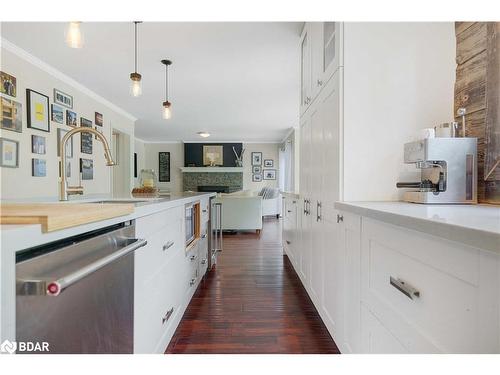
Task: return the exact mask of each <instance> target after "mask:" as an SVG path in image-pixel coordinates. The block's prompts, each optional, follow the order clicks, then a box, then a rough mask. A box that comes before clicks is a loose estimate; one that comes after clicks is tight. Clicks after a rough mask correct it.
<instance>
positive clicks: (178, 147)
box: [139, 142, 184, 192]
mask: <svg viewBox="0 0 500 375" xmlns="http://www.w3.org/2000/svg"><path fill="white" fill-rule="evenodd" d="M144 146H145V163H144V167H145V168H146V169H153V170H154V171H155V173H156V175H157V176H158V163H159V159H158V153H159V152H170V182H159V187H160V189H161V190H168V191H172V192H180V191H182V173H181V170H180V168H181V167H183V166H184V144H182V143H180V142H175V143H146V144H145V145H144ZM139 172H140V170H139ZM139 177H140V175H139Z"/></svg>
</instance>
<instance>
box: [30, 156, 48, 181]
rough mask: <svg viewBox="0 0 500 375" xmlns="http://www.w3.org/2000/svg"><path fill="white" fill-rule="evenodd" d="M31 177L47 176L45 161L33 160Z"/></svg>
mask: <svg viewBox="0 0 500 375" xmlns="http://www.w3.org/2000/svg"><path fill="white" fill-rule="evenodd" d="M31 166H32V168H31V175H32V176H33V177H45V176H47V162H46V161H45V160H44V159H31Z"/></svg>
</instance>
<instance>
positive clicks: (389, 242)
mask: <svg viewBox="0 0 500 375" xmlns="http://www.w3.org/2000/svg"><path fill="white" fill-rule="evenodd" d="M361 238H362V256H361V291H362V293H361V299H362V302H363V304H364V305H365V306H366V307H367V308H368V309H369V310H370V312H371V313H372V314H373V315H374V316H375V317H376V318H377V319H378V320H379V321H380V323H381V324H382V325H383V326H385V327H386V329H387V330H388V331H389V332H390V333H391V334H392V335H393V336H394V337H395V338H396V339H397V340H398V341H399V342H401V344H402V346H403V347H404V348H405V349H406V350H407V351H408V352H410V353H498V352H500V346H499V345H500V344H499V330H498V324H499V309H498V289H499V287H500V286H499V282H498V281H499V279H498V277H499V276H498V257H497V256H495V255H494V254H491V253H488V252H486V251H483V250H480V249H475V248H470V247H467V246H464V245H462V244H460V243H457V242H450V241H445V240H441V239H439V238H437V237H433V236H430V235H426V234H423V233H420V232H416V231H411V230H407V229H404V228H401V227H396V226H392V225H389V224H385V223H382V222H380V221H376V220H372V219H369V218H363V230H362V237H361ZM364 346H365V347H366V343H365V345H364Z"/></svg>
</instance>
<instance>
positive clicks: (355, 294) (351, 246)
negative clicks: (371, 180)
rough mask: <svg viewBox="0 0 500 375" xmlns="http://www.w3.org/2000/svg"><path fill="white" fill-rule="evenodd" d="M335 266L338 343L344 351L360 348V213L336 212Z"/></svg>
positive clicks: (354, 351) (355, 350)
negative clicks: (337, 288)
mask: <svg viewBox="0 0 500 375" xmlns="http://www.w3.org/2000/svg"><path fill="white" fill-rule="evenodd" d="M337 221H338V246H339V250H338V251H339V252H340V255H339V264H340V265H341V268H342V270H338V272H339V274H340V277H341V278H342V281H341V282H340V285H341V288H342V290H341V292H340V293H339V294H340V298H339V300H338V304H339V305H340V306H338V307H337V308H339V309H341V310H342V311H340V312H338V314H339V316H340V319H341V322H342V335H341V338H342V341H341V342H339V343H338V345H340V348H341V350H342V352H344V353H359V352H360V340H361V338H360V324H361V318H360V301H361V299H360V293H361V290H360V280H361V217H360V216H358V215H354V214H351V213H347V212H340V213H339V216H338V219H337Z"/></svg>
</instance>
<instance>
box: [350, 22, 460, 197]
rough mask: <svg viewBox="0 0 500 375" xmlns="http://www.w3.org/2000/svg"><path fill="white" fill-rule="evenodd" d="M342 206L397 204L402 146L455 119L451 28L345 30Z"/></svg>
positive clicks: (404, 169)
mask: <svg viewBox="0 0 500 375" xmlns="http://www.w3.org/2000/svg"><path fill="white" fill-rule="evenodd" d="M344 48H345V50H344V129H343V131H344V145H345V146H344V200H346V201H356V200H396V199H398V198H400V196H401V192H399V191H398V189H396V187H395V185H396V182H397V181H398V180H400V179H402V178H406V180H408V179H410V178H411V177H413V176H415V173H414V168H413V167H408V166H404V165H403V144H404V143H405V142H408V141H411V140H412V139H413V137H414V135H415V133H416V132H417V131H418V129H421V128H426V127H432V126H434V125H436V124H439V123H442V122H449V121H451V120H452V119H453V86H454V81H455V32H454V24H453V23H452V22H447V23H428V22H426V23H346V24H345V26H344Z"/></svg>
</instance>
